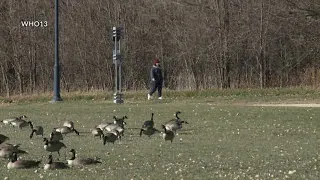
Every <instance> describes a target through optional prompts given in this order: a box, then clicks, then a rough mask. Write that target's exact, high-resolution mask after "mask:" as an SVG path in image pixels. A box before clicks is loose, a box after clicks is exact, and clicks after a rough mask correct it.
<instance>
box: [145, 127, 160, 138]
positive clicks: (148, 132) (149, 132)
mask: <svg viewBox="0 0 320 180" xmlns="http://www.w3.org/2000/svg"><path fill="white" fill-rule="evenodd" d="M157 132H160V131H159V130H158V129H156V128H154V127H148V128H146V129H143V128H141V130H140V137H141V136H142V134H145V135H147V136H149V137H150V136H151V135H153V134H155V133H157Z"/></svg>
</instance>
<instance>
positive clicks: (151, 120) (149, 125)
mask: <svg viewBox="0 0 320 180" xmlns="http://www.w3.org/2000/svg"><path fill="white" fill-rule="evenodd" d="M153 115H154V113H151V119H150V120H148V121H145V122H144V123H143V125H142V128H148V127H152V128H153V127H154V121H153Z"/></svg>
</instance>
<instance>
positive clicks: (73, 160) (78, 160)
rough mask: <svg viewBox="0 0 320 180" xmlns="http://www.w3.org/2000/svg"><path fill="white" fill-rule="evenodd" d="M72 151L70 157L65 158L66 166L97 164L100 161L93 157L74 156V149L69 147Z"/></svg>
mask: <svg viewBox="0 0 320 180" xmlns="http://www.w3.org/2000/svg"><path fill="white" fill-rule="evenodd" d="M70 152H71V153H72V157H71V158H70V159H68V160H67V162H68V166H69V167H72V166H84V165H92V164H98V163H101V161H98V160H97V159H93V158H79V157H76V151H75V150H74V149H71V151H70Z"/></svg>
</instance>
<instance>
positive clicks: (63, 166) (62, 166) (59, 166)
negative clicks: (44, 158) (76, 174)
mask: <svg viewBox="0 0 320 180" xmlns="http://www.w3.org/2000/svg"><path fill="white" fill-rule="evenodd" d="M48 160H49V161H48V163H47V164H45V165H44V167H43V169H44V170H49V169H67V168H69V166H68V165H67V164H66V163H63V162H53V161H52V155H51V154H50V155H49V158H48Z"/></svg>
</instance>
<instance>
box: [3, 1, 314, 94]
mask: <svg viewBox="0 0 320 180" xmlns="http://www.w3.org/2000/svg"><path fill="white" fill-rule="evenodd" d="M59 1H60V6H59V9H60V16H59V18H60V19H59V20H60V66H61V90H62V91H79V90H80V91H90V90H113V87H114V70H113V69H114V65H113V63H112V50H113V42H112V27H113V26H122V27H123V28H124V32H123V38H122V39H121V54H122V56H123V58H124V62H123V78H122V83H123V85H122V87H123V88H124V89H125V90H141V89H146V88H148V86H149V85H148V83H149V71H150V68H151V66H152V62H153V59H154V58H159V59H160V61H161V64H162V67H163V70H164V76H165V80H164V86H165V87H166V88H169V89H174V90H182V89H192V90H197V89H208V88H268V87H290V86H315V87H317V86H318V83H319V65H320V62H319V57H320V54H319V49H320V47H319V46H320V44H319V42H320V41H319V40H320V31H319V29H320V2H318V1H313V0H304V1H301V0H283V1H277V0H241V1H239V0H161V1H152V0H129V1H128V0H109V1H104V0H90V1H86V0H79V1H71V0H59ZM24 21H38V22H42V23H43V22H46V23H47V26H39V27H35V26H33V27H32V26H29V27H26V26H22V24H21V23H22V22H24ZM0 22H1V24H0V75H1V78H0V96H11V95H15V94H21V95H22V94H26V93H30V94H32V93H45V92H50V91H52V89H53V87H52V86H53V66H54V1H42V0H32V1H31V0H28V1H19V0H2V1H1V2H0Z"/></svg>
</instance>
